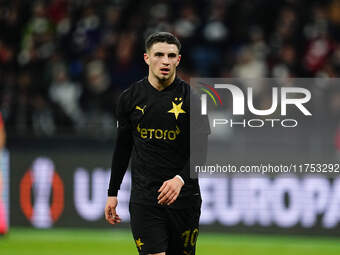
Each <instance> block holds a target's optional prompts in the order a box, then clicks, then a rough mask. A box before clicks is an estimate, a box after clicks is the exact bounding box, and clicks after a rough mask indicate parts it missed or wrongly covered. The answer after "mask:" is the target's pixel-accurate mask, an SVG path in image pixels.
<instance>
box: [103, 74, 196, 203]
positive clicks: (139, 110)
mask: <svg viewBox="0 0 340 255" xmlns="http://www.w3.org/2000/svg"><path fill="white" fill-rule="evenodd" d="M116 117H117V120H118V136H120V137H121V140H122V137H124V141H121V142H120V141H118V140H117V145H116V151H117V150H120V151H125V153H124V155H122V154H121V156H117V155H115V156H114V158H113V164H112V174H111V180H110V187H109V195H116V194H117V190H118V189H119V186H120V183H121V179H122V178H123V175H124V172H125V170H126V166H127V162H126V161H128V158H129V157H130V154H129V153H130V151H132V155H131V171H132V173H131V175H132V189H131V198H130V201H131V202H132V203H141V204H151V205H157V202H158V200H157V197H158V195H159V193H158V192H157V191H158V189H159V188H160V187H161V185H162V184H163V182H164V181H166V180H169V179H171V178H173V177H174V176H176V175H180V176H181V177H182V178H183V179H184V181H185V184H184V186H183V187H182V189H181V192H180V195H179V196H178V198H177V200H176V201H175V203H174V204H173V205H172V206H173V207H185V206H190V205H191V204H192V203H196V202H200V200H201V198H200V191H199V186H198V181H197V179H190V178H188V175H189V173H188V171H189V169H188V161H189V152H190V148H189V145H190V141H189V140H190V136H189V129H190V121H189V120H190V119H189V117H190V87H189V85H188V84H186V83H185V82H184V81H182V80H181V79H179V78H176V79H175V80H174V82H173V83H172V84H171V85H169V86H168V87H166V88H165V89H164V90H161V91H158V90H157V89H155V88H154V87H153V86H152V85H151V84H150V83H149V81H148V79H147V78H144V79H143V80H141V81H139V82H137V83H135V84H133V85H132V86H131V87H130V88H128V89H127V90H125V91H124V92H123V93H122V94H121V96H120V98H119V101H118V105H117V108H116ZM118 139H119V137H118ZM117 146H124V148H121V147H117ZM124 168H125V169H124ZM118 173H122V174H118Z"/></svg>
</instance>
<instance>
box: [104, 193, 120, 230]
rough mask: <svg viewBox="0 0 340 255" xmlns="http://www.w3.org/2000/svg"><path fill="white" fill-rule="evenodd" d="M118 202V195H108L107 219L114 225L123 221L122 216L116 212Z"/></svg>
mask: <svg viewBox="0 0 340 255" xmlns="http://www.w3.org/2000/svg"><path fill="white" fill-rule="evenodd" d="M117 204H118V199H117V197H108V198H107V201H106V206H105V219H106V220H107V222H108V223H110V224H112V225H114V224H116V223H120V222H121V218H120V217H119V215H118V214H117V213H116V207H117Z"/></svg>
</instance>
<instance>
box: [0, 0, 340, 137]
mask: <svg viewBox="0 0 340 255" xmlns="http://www.w3.org/2000/svg"><path fill="white" fill-rule="evenodd" d="M339 28H340V0H322V1H321V0H319V1H316V0H314V1H313V0H308V1H307V0H275V1H273V0H242V1H237V0H196V1H185V0H172V1H171V0H150V1H137V0H136V1H130V0H45V1H42V0H39V1H38V0H32V1H28V0H27V1H23V0H8V1H6V0H0V98H1V99H0V103H1V105H0V108H1V112H2V116H3V118H4V121H5V123H6V127H7V129H8V133H9V135H11V134H12V135H13V134H14V135H26V134H35V135H38V136H50V135H54V134H68V133H70V134H85V135H89V134H90V135H97V136H105V135H107V136H111V135H112V134H111V132H112V126H113V125H114V120H113V114H112V113H113V107H114V103H115V99H116V98H117V95H118V94H119V93H120V92H121V91H122V89H125V88H127V87H128V86H129V84H131V83H132V82H134V81H136V80H139V79H141V78H142V77H144V76H145V75H146V72H147V68H146V65H145V63H144V62H143V52H144V38H145V36H147V35H148V34H150V33H151V32H154V31H169V32H172V33H174V34H175V35H176V36H178V37H179V39H180V41H181V42H182V46H183V47H182V49H183V51H182V55H183V57H182V62H181V65H180V68H179V70H178V71H179V75H180V76H181V77H182V78H183V79H185V80H189V79H190V77H193V76H195V77H242V78H261V77H276V78H286V77H338V76H339V75H340V31H339ZM254 89H255V90H256V92H257V93H261V91H263V89H264V88H261V86H259V87H257V88H254ZM322 89H323V90H329V91H333V92H334V89H333V88H328V87H325V88H322ZM336 91H337V93H336V96H334V97H335V99H334V101H335V103H334V104H335V105H336V106H335V111H336V112H337V113H336V117H337V118H338V117H339V116H340V114H339V111H340V107H339V102H340V94H339V90H336ZM333 92H332V93H333ZM333 94H334V93H333ZM333 94H332V95H333Z"/></svg>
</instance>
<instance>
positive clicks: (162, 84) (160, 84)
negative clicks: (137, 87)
mask: <svg viewBox="0 0 340 255" xmlns="http://www.w3.org/2000/svg"><path fill="white" fill-rule="evenodd" d="M174 80H175V75H173V76H172V77H171V78H170V79H168V80H164V81H162V80H159V79H157V78H156V77H155V76H153V75H151V74H150V73H149V76H148V81H149V82H150V84H151V85H152V87H154V88H155V89H157V90H159V91H161V90H163V89H165V88H167V87H168V86H169V85H170V84H171V83H173V81H174Z"/></svg>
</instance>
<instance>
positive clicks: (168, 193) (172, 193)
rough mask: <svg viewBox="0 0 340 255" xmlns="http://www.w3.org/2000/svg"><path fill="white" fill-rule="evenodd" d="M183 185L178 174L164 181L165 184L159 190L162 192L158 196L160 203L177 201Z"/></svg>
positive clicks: (168, 203)
mask: <svg viewBox="0 0 340 255" xmlns="http://www.w3.org/2000/svg"><path fill="white" fill-rule="evenodd" d="M183 185H184V184H183V182H182V181H181V180H180V178H178V177H177V176H175V177H174V178H172V179H170V180H167V181H165V182H163V185H162V186H161V187H160V188H159V190H158V192H160V194H159V196H158V198H157V199H158V204H161V205H164V204H166V205H171V204H172V203H173V202H175V201H176V199H177V197H178V195H179V193H180V191H181V189H182V187H183Z"/></svg>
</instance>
